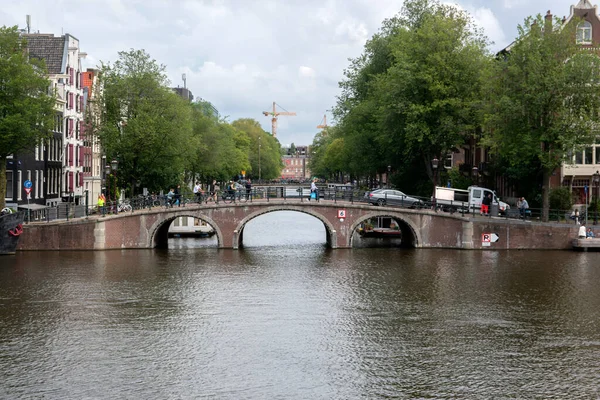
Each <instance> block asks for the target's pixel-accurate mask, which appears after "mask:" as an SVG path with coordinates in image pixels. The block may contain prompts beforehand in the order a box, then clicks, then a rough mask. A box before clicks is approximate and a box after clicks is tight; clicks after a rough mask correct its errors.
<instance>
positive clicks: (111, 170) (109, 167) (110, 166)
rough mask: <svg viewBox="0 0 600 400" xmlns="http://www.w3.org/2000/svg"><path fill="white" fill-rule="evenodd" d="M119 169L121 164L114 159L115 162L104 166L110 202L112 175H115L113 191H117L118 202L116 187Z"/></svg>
mask: <svg viewBox="0 0 600 400" xmlns="http://www.w3.org/2000/svg"><path fill="white" fill-rule="evenodd" d="M118 167H119V162H118V161H117V160H116V159H114V158H113V160H112V161H111V162H110V164H109V163H106V165H105V166H104V173H105V175H106V186H107V188H108V200H109V201H110V200H111V196H110V193H111V192H110V175H111V173H114V174H113V175H114V176H115V182H114V185H113V190H115V200H116V197H117V196H116V185H117V169H118Z"/></svg>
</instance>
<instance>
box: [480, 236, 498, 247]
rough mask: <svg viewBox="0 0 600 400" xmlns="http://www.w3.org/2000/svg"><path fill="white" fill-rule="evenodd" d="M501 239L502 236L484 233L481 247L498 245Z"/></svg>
mask: <svg viewBox="0 0 600 400" xmlns="http://www.w3.org/2000/svg"><path fill="white" fill-rule="evenodd" d="M499 239H500V236H498V235H497V234H495V233H482V234H481V245H482V246H486V247H487V246H489V245H490V243H496V242H497V241H498V240H499Z"/></svg>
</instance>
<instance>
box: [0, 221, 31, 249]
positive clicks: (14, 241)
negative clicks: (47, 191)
mask: <svg viewBox="0 0 600 400" xmlns="http://www.w3.org/2000/svg"><path fill="white" fill-rule="evenodd" d="M24 216H25V214H24V213H21V212H19V213H12V214H5V215H1V216H0V255H6V254H15V252H16V251H17V245H18V244H19V236H21V234H22V233H23V219H24Z"/></svg>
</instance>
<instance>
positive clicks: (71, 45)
mask: <svg viewBox="0 0 600 400" xmlns="http://www.w3.org/2000/svg"><path fill="white" fill-rule="evenodd" d="M22 36H23V38H25V39H26V40H27V50H28V53H29V56H30V57H31V58H36V59H41V60H44V61H45V63H46V67H47V69H48V79H49V81H50V87H49V88H48V90H49V91H50V92H54V93H55V95H56V106H55V109H56V116H55V123H54V127H53V131H52V135H51V137H50V138H49V139H48V140H45V141H43V142H40V143H38V144H37V145H34V146H32V147H33V148H32V150H31V151H29V152H22V153H20V154H15V155H13V156H12V157H10V158H9V159H8V160H7V183H8V188H7V194H6V202H7V204H8V205H9V206H12V207H18V208H30V209H33V210H35V209H38V208H44V207H45V206H56V205H58V204H60V203H64V202H71V203H75V204H83V202H84V200H83V199H84V197H85V196H84V194H85V193H84V185H83V182H84V158H85V155H86V150H85V147H86V146H85V144H84V140H83V137H84V133H83V129H84V128H83V112H84V104H85V101H84V92H83V86H82V80H81V58H83V57H85V53H82V52H80V49H79V40H78V39H77V38H75V37H74V36H72V35H70V34H65V35H62V36H59V37H55V36H54V35H52V34H39V33H38V34H23V35H22ZM26 180H29V181H31V183H32V187H31V193H30V196H29V197H30V198H29V199H27V195H26V193H25V189H24V187H23V185H24V182H25V181H26Z"/></svg>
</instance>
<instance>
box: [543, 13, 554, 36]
mask: <svg viewBox="0 0 600 400" xmlns="http://www.w3.org/2000/svg"><path fill="white" fill-rule="evenodd" d="M544 19H545V21H544V32H547V33H551V32H552V25H553V21H552V13H551V12H550V10H548V12H547V13H546V16H545V17H544Z"/></svg>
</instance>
